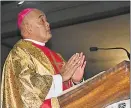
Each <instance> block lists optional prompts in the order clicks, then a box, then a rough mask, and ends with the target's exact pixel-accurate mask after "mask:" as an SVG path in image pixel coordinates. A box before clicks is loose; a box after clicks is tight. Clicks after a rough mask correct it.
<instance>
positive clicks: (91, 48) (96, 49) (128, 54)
mask: <svg viewBox="0 0 131 108" xmlns="http://www.w3.org/2000/svg"><path fill="white" fill-rule="evenodd" d="M111 49H122V50H124V51H126V54H127V56H128V58H129V60H130V53H129V52H128V51H127V50H126V49H125V48H122V47H115V48H98V47H90V51H98V50H111Z"/></svg>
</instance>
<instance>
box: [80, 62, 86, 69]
mask: <svg viewBox="0 0 131 108" xmlns="http://www.w3.org/2000/svg"><path fill="white" fill-rule="evenodd" d="M85 67H86V61H85V62H84V64H83V66H82V67H81V69H82V70H83V71H84V69H85Z"/></svg>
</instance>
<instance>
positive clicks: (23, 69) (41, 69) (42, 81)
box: [1, 8, 86, 108]
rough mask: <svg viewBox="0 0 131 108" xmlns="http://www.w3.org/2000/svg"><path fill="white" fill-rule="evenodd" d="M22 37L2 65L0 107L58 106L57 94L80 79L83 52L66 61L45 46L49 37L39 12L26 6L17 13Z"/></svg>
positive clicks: (47, 29) (45, 20)
mask: <svg viewBox="0 0 131 108" xmlns="http://www.w3.org/2000/svg"><path fill="white" fill-rule="evenodd" d="M18 27H19V29H20V31H21V35H22V37H23V39H21V40H20V41H18V42H17V43H16V45H14V47H13V49H12V50H11V51H10V53H9V55H8V57H7V59H6V61H5V64H4V68H3V76H2V86H1V92H2V94H1V97H2V98H1V102H2V103H1V106H3V107H4V108H59V103H58V100H57V96H58V95H60V94H61V93H62V91H63V90H66V89H68V88H70V87H71V86H72V85H73V83H79V82H80V81H81V80H82V77H83V73H84V68H85V66H86V61H85V60H84V59H85V56H84V55H83V53H76V54H74V55H73V56H72V57H71V58H70V59H69V60H68V61H67V62H65V61H64V60H63V58H62V57H61V56H60V55H59V54H58V53H55V52H54V51H52V50H50V49H49V48H47V47H46V46H45V44H46V42H48V40H49V39H50V38H51V32H50V27H49V23H48V22H47V19H46V16H45V14H44V13H43V12H41V11H40V10H38V9H34V8H27V9H24V10H23V11H21V12H20V13H19V15H18Z"/></svg>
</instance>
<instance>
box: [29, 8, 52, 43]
mask: <svg viewBox="0 0 131 108" xmlns="http://www.w3.org/2000/svg"><path fill="white" fill-rule="evenodd" d="M28 17H29V19H30V20H29V21H30V23H31V24H30V25H31V27H30V28H31V34H32V36H34V37H35V39H36V40H38V41H40V42H47V41H48V40H49V39H50V38H51V37H52V35H51V31H50V25H49V23H48V21H47V19H46V16H45V14H44V13H43V12H41V11H39V10H37V9H34V10H33V11H32V12H31V13H29V16H28Z"/></svg>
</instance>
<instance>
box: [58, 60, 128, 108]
mask: <svg viewBox="0 0 131 108" xmlns="http://www.w3.org/2000/svg"><path fill="white" fill-rule="evenodd" d="M129 72H130V62H129V61H123V62H121V63H120V64H118V65H116V66H115V67H113V68H110V69H109V70H107V71H104V72H101V73H100V74H98V75H96V76H94V77H93V78H90V79H89V80H86V81H85V82H83V83H81V84H79V85H76V86H73V87H72V88H70V89H68V90H67V91H65V92H64V93H63V94H61V95H60V96H59V97H58V101H59V104H60V108H105V107H106V106H108V105H109V104H112V103H115V102H118V101H121V100H124V99H129V95H130V78H129V77H130V73H129Z"/></svg>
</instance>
